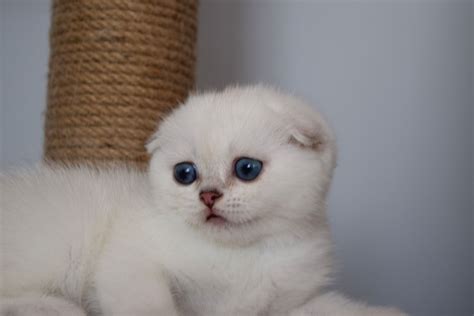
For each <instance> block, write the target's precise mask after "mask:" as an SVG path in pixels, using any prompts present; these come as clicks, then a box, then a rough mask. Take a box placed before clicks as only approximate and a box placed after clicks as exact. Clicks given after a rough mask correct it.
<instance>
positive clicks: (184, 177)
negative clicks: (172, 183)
mask: <svg viewBox="0 0 474 316" xmlns="http://www.w3.org/2000/svg"><path fill="white" fill-rule="evenodd" d="M174 178H175V179H176V181H178V182H179V183H181V184H184V185H189V184H191V183H193V182H194V181H196V179H197V170H196V166H195V165H194V164H193V163H191V162H180V163H178V164H176V165H175V166H174Z"/></svg>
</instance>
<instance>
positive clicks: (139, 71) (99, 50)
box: [44, 0, 197, 167]
mask: <svg viewBox="0 0 474 316" xmlns="http://www.w3.org/2000/svg"><path fill="white" fill-rule="evenodd" d="M196 33H197V0H54V1H53V7H52V23H51V31H50V47H51V54H50V62H49V78H48V79H49V81H48V107H47V111H46V122H45V148H44V149H45V158H46V159H47V160H49V161H55V162H63V163H71V162H72V163H92V164H98V163H102V162H116V161H125V162H131V163H135V164H137V165H138V166H139V167H145V166H146V164H147V162H148V155H147V153H146V150H145V147H144V144H145V142H146V140H147V139H148V138H149V137H150V136H151V134H152V133H153V131H154V130H155V128H156V126H157V122H159V120H160V119H161V118H162V117H163V116H164V115H166V114H167V113H168V112H169V110H170V109H172V108H173V107H174V106H176V105H177V104H179V103H181V102H183V101H184V100H185V99H186V97H187V95H188V92H189V91H190V90H191V89H192V88H193V85H194V65H195V43H196Z"/></svg>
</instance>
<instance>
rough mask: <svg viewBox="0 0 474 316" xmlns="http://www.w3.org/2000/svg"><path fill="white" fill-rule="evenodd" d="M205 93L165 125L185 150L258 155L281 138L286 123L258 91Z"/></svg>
mask: <svg viewBox="0 0 474 316" xmlns="http://www.w3.org/2000/svg"><path fill="white" fill-rule="evenodd" d="M232 92H233V91H229V92H227V93H221V94H204V95H200V96H195V97H191V98H190V99H189V100H188V102H187V103H186V105H184V106H183V107H182V108H180V109H179V110H178V111H176V112H175V113H174V114H173V115H172V116H171V117H170V119H169V122H168V124H166V125H165V126H163V129H162V132H163V134H164V135H165V136H166V138H168V139H174V141H175V142H177V143H180V144H181V145H180V146H182V147H183V148H182V149H181V150H182V151H186V150H188V151H192V154H193V155H197V156H204V157H206V158H211V157H215V158H219V157H221V156H226V155H228V154H229V153H235V154H238V153H240V154H246V153H247V154H249V155H250V154H254V155H258V154H259V152H261V151H262V150H263V147H264V146H265V147H268V146H271V145H272V143H278V142H280V139H279V138H281V135H280V134H282V133H283V132H284V128H285V126H283V123H282V122H281V120H280V119H279V116H278V115H276V113H275V112H274V111H272V109H271V108H270V107H268V106H267V104H266V102H268V100H266V99H265V98H264V97H263V96H258V95H256V94H255V93H247V94H246V93H242V92H240V93H232Z"/></svg>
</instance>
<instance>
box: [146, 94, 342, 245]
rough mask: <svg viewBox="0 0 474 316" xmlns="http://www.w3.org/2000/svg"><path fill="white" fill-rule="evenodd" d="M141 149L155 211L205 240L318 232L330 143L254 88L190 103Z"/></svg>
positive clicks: (312, 118)
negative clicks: (146, 155) (146, 162)
mask: <svg viewBox="0 0 474 316" xmlns="http://www.w3.org/2000/svg"><path fill="white" fill-rule="evenodd" d="M147 148H148V150H149V152H150V153H152V154H153V156H152V160H151V165H150V178H151V183H152V186H153V194H154V198H155V200H156V202H157V203H158V204H159V205H160V207H164V208H165V209H166V211H167V212H170V214H173V216H177V218H178V219H179V220H182V221H184V222H186V223H187V224H189V225H190V226H192V227H193V228H194V229H196V230H198V231H200V232H203V233H204V234H205V235H207V236H208V237H211V238H212V239H215V240H217V241H220V242H222V243H226V244H229V243H230V244H242V243H251V242H255V241H258V240H261V239H264V238H268V237H272V236H277V235H279V234H282V233H284V232H294V233H302V232H304V230H305V229H308V228H310V229H317V228H316V227H315V225H318V224H323V225H324V223H325V217H324V209H325V199H326V194H327V191H328V188H329V185H330V181H331V177H332V171H333V169H334V166H335V160H336V158H335V157H336V150H335V143H334V138H333V135H332V132H331V130H330V129H329V127H328V125H327V124H326V123H325V121H324V120H323V119H322V117H321V116H320V115H319V114H318V113H317V112H315V111H314V110H313V109H311V108H310V107H309V106H307V105H306V104H304V103H303V102H302V101H300V100H298V99H296V98H294V97H292V96H288V95H285V94H282V93H280V92H278V91H276V90H272V89H269V88H265V87H262V86H256V87H243V88H242V87H235V88H228V89H226V90H224V91H223V92H220V93H206V94H200V95H195V96H191V97H190V98H189V99H188V101H187V102H186V103H185V104H184V105H182V106H181V107H179V108H178V109H176V110H175V111H174V112H173V113H172V114H171V115H170V116H169V117H168V118H167V119H166V120H164V121H163V122H162V124H161V126H160V128H159V130H158V131H157V132H156V133H155V135H154V136H153V137H152V139H151V140H150V142H149V144H148V146H147Z"/></svg>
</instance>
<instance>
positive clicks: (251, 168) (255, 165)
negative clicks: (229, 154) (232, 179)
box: [234, 158, 263, 181]
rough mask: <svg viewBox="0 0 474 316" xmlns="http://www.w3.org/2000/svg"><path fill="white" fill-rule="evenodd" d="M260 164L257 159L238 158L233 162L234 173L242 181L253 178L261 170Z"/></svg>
mask: <svg viewBox="0 0 474 316" xmlns="http://www.w3.org/2000/svg"><path fill="white" fill-rule="evenodd" d="M262 165H263V164H262V162H261V161H260V160H257V159H252V158H240V159H238V160H237V161H236V162H235V166H234V169H235V170H234V171H235V175H236V176H237V178H239V179H240V180H243V181H251V180H254V179H255V178H257V177H258V175H259V174H260V172H261V171H262Z"/></svg>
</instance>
